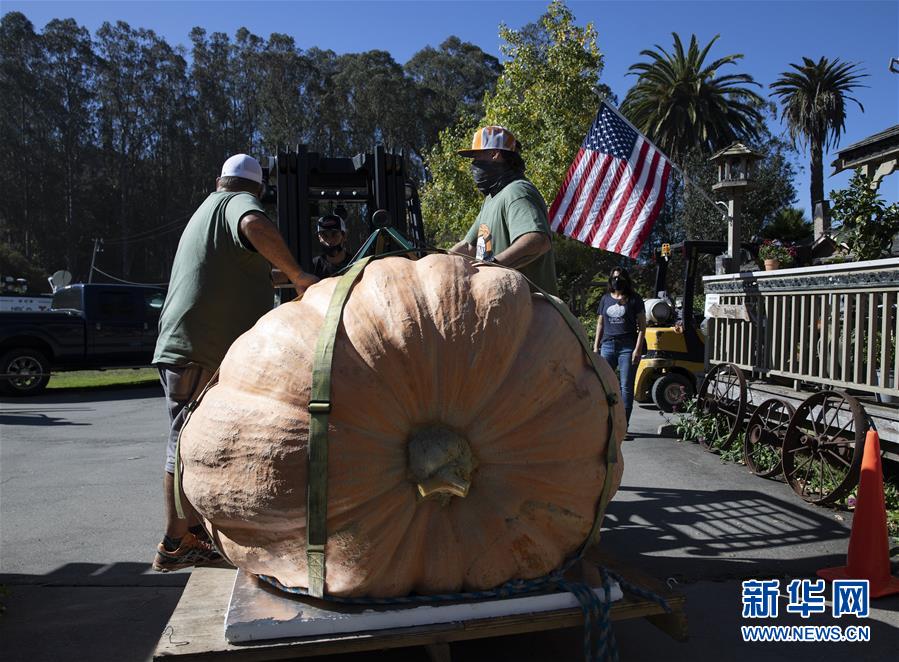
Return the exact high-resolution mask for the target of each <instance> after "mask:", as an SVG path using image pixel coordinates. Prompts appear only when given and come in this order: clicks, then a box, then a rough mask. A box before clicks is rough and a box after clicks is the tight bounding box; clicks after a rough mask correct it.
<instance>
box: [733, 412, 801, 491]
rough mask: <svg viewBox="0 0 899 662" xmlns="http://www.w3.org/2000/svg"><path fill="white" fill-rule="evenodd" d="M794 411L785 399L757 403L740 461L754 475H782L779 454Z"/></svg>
mask: <svg viewBox="0 0 899 662" xmlns="http://www.w3.org/2000/svg"><path fill="white" fill-rule="evenodd" d="M795 413H796V408H795V407H794V406H793V405H791V404H790V403H789V402H786V401H785V400H779V399H778V398H771V399H770V400H765V401H764V402H763V403H762V404H760V405H759V406H758V407H757V408H756V410H755V412H753V414H752V416H751V417H750V418H749V425H747V426H746V434H745V435H744V436H743V460H744V461H745V462H746V466H747V467H749V470H750V471H751V472H752V473H754V474H755V475H756V476H762V477H763V478H768V477H769V476H774V475H776V474H779V473H781V464H780V451H781V449H782V448H783V442H784V435H786V432H787V426H788V425H789V423H790V419H791V418H792V417H793V414H795Z"/></svg>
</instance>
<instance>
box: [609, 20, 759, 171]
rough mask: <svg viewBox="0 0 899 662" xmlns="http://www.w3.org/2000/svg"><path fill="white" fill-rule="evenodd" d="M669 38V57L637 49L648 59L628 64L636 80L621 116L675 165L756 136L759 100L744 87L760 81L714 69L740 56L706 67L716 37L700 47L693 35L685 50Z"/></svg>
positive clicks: (676, 37)
mask: <svg viewBox="0 0 899 662" xmlns="http://www.w3.org/2000/svg"><path fill="white" fill-rule="evenodd" d="M672 36H673V37H674V50H673V51H672V52H670V53H669V52H668V51H667V50H665V49H664V48H663V47H662V46H659V45H656V47H655V48H656V50H652V49H649V50H643V51H640V54H641V55H643V56H645V57H647V58H648V61H646V62H638V63H636V64H633V65H631V67H630V73H631V74H632V75H635V76H638V79H637V83H636V84H635V85H634V86H633V87H632V88H631V89H630V90H629V91H628V93H627V96H626V97H625V99H624V102H623V103H622V104H621V111H622V113H623V114H624V115H625V116H626V117H627V118H628V119H629V120H630V121H631V122H633V123H634V125H635V126H636V127H637V128H638V129H640V130H641V131H642V132H643V133H644V134H646V135H647V136H648V137H649V138H650V139H651V140H653V141H654V142H655V143H656V144H657V145H658V146H659V147H660V148H661V149H662V150H663V151H664V152H666V153H667V154H668V155H669V156H671V157H672V158H673V159H674V160H675V161H677V162H678V163H680V162H681V161H682V159H683V158H684V157H685V156H686V155H687V154H688V153H689V152H690V151H692V150H699V151H700V152H705V153H711V152H713V151H715V150H717V149H721V148H722V147H726V146H727V145H729V144H730V143H732V142H733V141H734V140H747V139H752V138H755V137H756V136H757V133H758V125H759V124H760V123H761V120H762V117H761V114H760V113H759V110H758V109H759V107H760V106H761V105H762V99H761V97H759V95H758V94H756V93H755V92H753V91H752V90H751V89H749V87H747V85H758V83H756V82H755V80H753V78H752V76H750V75H749V74H726V75H721V73H720V72H719V71H718V70H719V69H721V68H722V67H724V66H725V65H736V64H737V62H738V61H739V60H741V59H742V58H743V56H742V55H741V54H734V55H725V56H724V57H721V58H718V59H717V60H714V61H713V62H711V63H707V62H706V56H707V55H708V53H709V50H711V48H712V46H713V45H714V44H715V42H716V41H718V37H719V36H720V35H715V37H714V38H713V39H712V40H711V41H710V42H709V43H708V44H706V45H705V46H704V47H703V48H702V49H700V47H699V43H698V42H697V40H696V35H692V36H691V38H690V46H689V47H688V49H687V50H686V51H685V50H684V46H683V43H682V42H681V38H680V35H678V34H677V33H672Z"/></svg>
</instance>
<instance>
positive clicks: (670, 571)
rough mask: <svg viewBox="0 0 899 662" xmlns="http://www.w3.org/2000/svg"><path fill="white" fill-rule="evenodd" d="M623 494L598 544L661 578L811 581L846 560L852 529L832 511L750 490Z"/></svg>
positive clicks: (641, 490)
mask: <svg viewBox="0 0 899 662" xmlns="http://www.w3.org/2000/svg"><path fill="white" fill-rule="evenodd" d="M619 494H622V495H627V497H626V498H625V499H618V500H614V501H612V502H611V503H610V504H609V507H608V511H607V513H606V522H605V527H604V529H606V530H604V532H603V537H602V542H601V543H600V544H601V545H602V546H603V548H604V549H606V550H608V551H609V552H611V553H612V554H616V552H618V553H617V554H616V555H618V556H620V557H621V558H627V559H628V561H629V562H633V564H634V565H636V566H638V567H640V568H641V569H643V570H645V571H646V572H648V573H649V574H651V575H655V576H657V577H671V576H676V577H682V578H687V579H691V580H699V579H707V580H713V579H723V578H730V579H737V578H744V579H748V578H755V577H759V576H762V577H764V576H772V575H780V574H785V573H790V574H793V575H795V576H811V575H814V572H815V570H816V569H818V568H822V567H826V566H832V565H839V564H841V563H842V562H843V561H844V560H845V553H846V552H845V549H846V547H845V544H846V542H847V540H848V529H847V528H846V526H845V525H843V524H841V523H840V522H837V521H835V520H834V519H833V516H832V514H829V511H823V510H822V511H821V513H820V514H819V513H818V512H816V511H814V510H812V509H809V508H807V507H804V505H802V504H799V503H797V502H790V501H783V500H780V499H778V498H776V497H772V496H770V495H767V494H764V493H761V492H756V491H748V490H714V491H708V490H684V489H664V488H637V487H624V488H622V489H621V490H620V492H619ZM632 497H635V498H632ZM803 546H807V548H806V549H803ZM830 549H832V550H833V551H834V553H827V552H828V551H829V550H830ZM838 550H842V551H838ZM635 553H636V554H637V556H638V557H639V559H638V560H635V559H634V558H633V557H634V555H635Z"/></svg>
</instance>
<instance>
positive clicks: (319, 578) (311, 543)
mask: <svg viewBox="0 0 899 662" xmlns="http://www.w3.org/2000/svg"><path fill="white" fill-rule="evenodd" d="M420 252H422V253H425V252H428V253H432V252H433V253H446V251H442V250H422V251H420ZM399 253H400V251H397V252H396V253H387V254H382V255H373V256H368V257H365V258H362V259H359V260H357V261H354V262H353V263H352V264H351V265H350V266H349V267H348V268H347V270H346V271H345V272H344V274H343V275H342V276H340V280H339V281H338V283H337V287H336V288H335V289H334V293H333V294H332V295H331V301H330V303H329V304H328V311H327V313H326V314H325V320H324V323H323V324H322V328H321V331H320V332H319V336H318V341H317V344H316V348H315V358H314V361H313V367H312V392H311V396H310V399H309V451H308V456H309V458H308V462H309V464H308V474H307V483H308V486H307V494H306V564H307V575H308V594H309V595H310V596H312V597H315V598H323V597H324V595H325V545H326V544H327V540H328V524H327V521H328V418H329V414H330V412H331V366H332V362H333V358H334V343H335V341H336V338H337V329H338V327H339V326H340V320H341V317H342V315H343V309H344V307H345V305H346V302H347V299H348V298H349V294H350V291H351V290H352V288H353V285H355V283H356V280H357V279H358V278H359V275H360V274H361V273H362V270H363V269H365V267H366V266H368V264H369V262H371V261H372V260H373V259H379V258H382V257H388V256H390V255H396V254H399ZM466 257H467V256H466ZM469 259H470V258H469ZM484 264H485V265H489V266H494V267H496V268H500V269H508V268H509V267H504V266H502V265H498V264H495V263H484ZM518 273H520V272H518ZM528 284H529V286H530V288H531V290H532V291H533V292H535V293H539V294H540V295H541V296H542V297H543V298H544V299H545V300H546V301H548V302H549V303H550V304H551V305H552V306H553V307H554V308H555V309H556V310H557V311H558V312H559V314H560V315H561V316H562V318H563V319H564V320H565V322H566V324H567V325H568V327H569V328H570V329H571V332H572V333H573V334H574V335H575V337H576V338H577V339H578V342H579V343H580V345H581V348H582V349H583V350H584V354H586V356H587V358H588V360H589V361H590V365H591V366H592V368H593V370H594V372H595V373H596V376H597V377H598V378H599V382H600V384H601V386H602V389H603V391H604V392H605V394H606V401H607V402H608V405H609V408H610V410H609V417H608V445H607V449H606V458H605V459H606V473H605V477H604V479H603V485H602V491H601V493H600V498H599V502H598V503H597V505H596V512H595V514H594V518H593V525H592V527H591V529H590V533H589V534H588V535H587V538H586V539H585V540H584V542H583V543H582V544H581V546H580V547H579V548H578V551H577V553H576V556H575V557H574V558H580V557H582V556H583V554H584V553H585V552H586V550H587V549H588V548H589V547H591V546H592V545H594V544H595V543H596V542H597V541H598V539H599V532H600V529H601V525H602V518H603V514H604V513H605V510H606V506H607V505H608V503H609V499H610V496H611V492H612V483H613V480H612V471H613V467H614V466H615V464H616V463H617V462H618V447H617V446H616V444H615V417H614V415H613V414H612V411H611V407H612V406H613V405H614V404H615V403H616V402H617V401H618V389H617V388H610V386H609V384H607V383H606V380H605V379H604V377H603V375H602V373H601V372H600V370H599V367H598V365H597V364H596V358H595V356H594V354H593V352H592V351H591V349H590V347H589V345H588V343H587V339H586V338H585V337H583V336H582V332H581V326H580V323H579V322H578V320H577V318H576V317H575V316H574V315H573V314H572V313H571V311H570V310H568V307H567V306H566V305H565V304H564V303H563V302H562V301H561V300H560V299H558V298H556V297H554V296H552V295H551V294H549V293H547V292H545V291H544V290H542V289H541V288H540V287H538V286H536V285H534V284H533V283H531V282H530V280H528Z"/></svg>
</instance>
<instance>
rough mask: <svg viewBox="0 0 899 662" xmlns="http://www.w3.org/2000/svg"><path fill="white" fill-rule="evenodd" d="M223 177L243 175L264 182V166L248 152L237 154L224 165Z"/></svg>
mask: <svg viewBox="0 0 899 662" xmlns="http://www.w3.org/2000/svg"><path fill="white" fill-rule="evenodd" d="M221 176H222V177H243V178H244V179H249V180H250V181H253V182H256V183H257V184H261V183H262V166H261V165H259V161H257V160H256V159H254V158H253V157H252V156H249V155H248V154H235V155H234V156H232V157H230V158H229V159H228V160H227V161H225V163H224V164H223V165H222V174H221Z"/></svg>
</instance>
